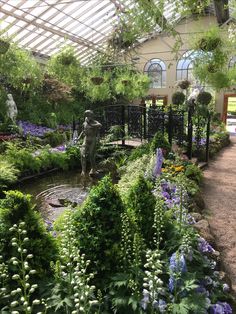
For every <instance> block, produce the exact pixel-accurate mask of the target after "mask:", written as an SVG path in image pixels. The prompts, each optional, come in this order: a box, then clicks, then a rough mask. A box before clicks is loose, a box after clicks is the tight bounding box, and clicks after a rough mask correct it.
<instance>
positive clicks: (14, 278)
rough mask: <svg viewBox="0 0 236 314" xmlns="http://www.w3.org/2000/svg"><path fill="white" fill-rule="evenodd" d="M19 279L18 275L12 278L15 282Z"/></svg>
mask: <svg viewBox="0 0 236 314" xmlns="http://www.w3.org/2000/svg"><path fill="white" fill-rule="evenodd" d="M19 278H20V276H19V275H17V274H15V275H13V276H12V279H13V280H17V279H19Z"/></svg>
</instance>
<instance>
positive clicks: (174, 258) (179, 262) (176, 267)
mask: <svg viewBox="0 0 236 314" xmlns="http://www.w3.org/2000/svg"><path fill="white" fill-rule="evenodd" d="M169 269H170V278H169V285H168V286H169V290H170V292H173V291H174V288H175V286H178V285H180V284H181V280H180V278H177V280H176V277H178V276H179V274H181V273H185V272H187V266H186V261H185V257H184V255H183V254H182V253H178V252H175V253H173V254H172V255H171V257H170V264H169Z"/></svg>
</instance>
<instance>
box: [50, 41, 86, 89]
mask: <svg viewBox="0 0 236 314" xmlns="http://www.w3.org/2000/svg"><path fill="white" fill-rule="evenodd" d="M47 72H48V74H49V75H52V77H55V78H57V79H58V80H60V81H61V82H63V83H65V84H67V85H69V86H71V87H75V88H78V87H79V86H80V80H81V75H82V69H81V67H80V63H79V61H78V60H77V58H76V56H75V51H74V49H73V48H72V47H68V46H66V47H64V48H63V49H61V50H60V51H59V52H58V53H57V54H55V55H53V56H52V57H51V59H50V61H49V62H48V63H47Z"/></svg>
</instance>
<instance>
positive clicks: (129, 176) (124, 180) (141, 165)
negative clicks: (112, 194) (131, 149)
mask: <svg viewBox="0 0 236 314" xmlns="http://www.w3.org/2000/svg"><path fill="white" fill-rule="evenodd" d="M150 160H152V156H151V155H150V154H145V155H143V156H142V157H140V158H137V159H136V160H133V161H131V162H129V163H128V165H127V166H126V167H123V168H122V169H120V173H121V174H122V176H121V179H120V181H119V182H118V187H119V190H120V193H121V197H122V198H124V197H125V195H126V193H128V191H129V189H130V188H131V186H132V185H133V184H134V182H135V181H136V180H137V179H138V177H139V176H140V175H141V176H142V175H144V173H145V172H146V171H147V165H149V163H150Z"/></svg>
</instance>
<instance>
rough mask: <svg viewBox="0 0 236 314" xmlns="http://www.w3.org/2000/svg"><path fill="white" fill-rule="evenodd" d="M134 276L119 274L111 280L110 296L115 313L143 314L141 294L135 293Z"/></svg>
mask: <svg viewBox="0 0 236 314" xmlns="http://www.w3.org/2000/svg"><path fill="white" fill-rule="evenodd" d="M135 284H136V283H135V282H134V280H133V276H132V274H129V273H118V274H116V275H115V276H114V277H112V278H111V283H110V285H109V296H110V298H111V301H112V309H113V311H114V312H115V313H119V314H122V313H127V314H132V313H141V312H139V303H140V294H137V293H136V294H135V293H134V291H133V290H134V285H135Z"/></svg>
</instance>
